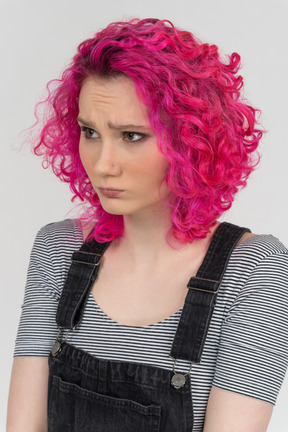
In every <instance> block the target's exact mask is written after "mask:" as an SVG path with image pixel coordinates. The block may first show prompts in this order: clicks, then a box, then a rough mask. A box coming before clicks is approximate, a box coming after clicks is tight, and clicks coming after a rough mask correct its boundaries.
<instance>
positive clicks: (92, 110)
mask: <svg viewBox="0 0 288 432" xmlns="http://www.w3.org/2000/svg"><path fill="white" fill-rule="evenodd" d="M79 117H80V118H79V119H78V121H79V126H80V127H81V128H86V129H82V132H81V139H80V142H79V152H80V157H81V160H82V163H83V166H84V168H85V170H86V172H87V175H88V176H89V178H90V180H91V183H92V185H93V187H94V188H95V191H96V192H97V193H99V198H100V201H101V205H102V206H103V208H104V209H105V210H106V211H107V212H109V213H112V214H121V215H123V218H124V226H125V229H124V235H123V237H122V238H121V240H115V241H113V242H112V244H111V245H110V246H109V248H108V249H107V251H106V253H105V255H106V257H108V254H109V260H108V259H107V263H106V266H107V265H108V263H112V264H110V265H112V267H113V265H114V264H115V266H117V265H118V266H119V269H120V270H121V279H122V276H123V280H126V279H125V278H127V277H128V275H131V268H133V275H134V276H133V280H129V279H127V283H126V286H128V290H127V291H125V292H124V291H122V292H121V295H122V297H123V296H125V295H127V299H128V298H131V296H133V295H134V298H133V301H134V304H133V307H134V308H135V310H137V315H139V316H141V314H143V310H142V309H143V307H142V303H143V298H144V297H145V299H147V298H149V295H147V291H145V290H147V284H142V285H141V284H140V281H141V280H143V278H144V280H146V278H147V272H148V271H149V273H148V274H149V281H151V283H152V282H153V281H154V282H155V287H156V286H157V287H158V286H159V283H158V279H157V277H159V274H168V276H169V279H171V278H172V279H173V277H174V278H175V275H177V274H179V273H181V272H179V266H182V268H185V266H186V263H189V265H190V264H191V263H194V267H193V268H192V269H191V268H190V269H189V271H191V274H192V273H193V272H194V273H196V271H197V268H198V267H199V265H200V264H201V261H202V259H203V258H204V256H205V253H206V251H207V248H208V246H209V243H210V241H211V238H212V236H213V233H214V231H215V229H216V227H217V225H218V223H217V224H216V225H215V226H214V227H213V228H212V229H211V232H210V233H209V234H208V235H207V237H206V238H205V239H202V240H195V241H194V242H193V243H192V244H188V245H185V246H184V247H183V245H180V244H177V242H174V244H173V246H174V247H175V248H176V249H172V248H170V247H169V246H168V245H167V243H166V240H165V234H166V230H167V228H168V227H169V222H170V214H169V209H167V207H166V206H165V205H164V204H163V203H162V202H161V201H160V200H159V197H158V188H159V186H160V184H161V181H162V180H163V178H164V176H165V171H166V169H167V161H166V159H165V158H164V156H163V155H162V154H161V153H160V152H159V151H158V149H157V145H156V144H157V139H156V135H155V133H154V132H153V131H152V129H151V127H150V124H149V120H148V115H147V108H146V107H145V106H144V105H143V104H142V103H141V102H140V100H139V99H138V97H137V94H136V91H135V88H134V85H133V83H132V81H130V80H129V78H127V77H118V78H117V79H112V80H111V79H110V80H105V79H103V78H99V77H95V76H93V77H89V78H87V79H86V80H85V81H84V83H83V85H82V89H81V92H80V97H79ZM109 123H110V124H114V125H119V124H127V123H129V124H134V125H141V126H144V127H145V129H141V130H140V129H139V128H136V130H134V128H133V129H131V128H129V129H127V128H125V129H121V130H118V129H117V130H116V129H111V127H109ZM87 128H88V129H87ZM125 132H130V133H129V134H127V133H125ZM131 132H134V134H133V133H131ZM139 133H145V134H146V135H147V137H146V138H145V139H139V138H140V135H139ZM99 186H102V187H114V188H120V189H123V190H124V192H122V193H121V194H120V195H119V196H118V197H116V198H107V197H105V196H103V195H102V194H101V193H100V191H99V189H98V188H99ZM169 194H170V191H169V189H168V187H167V186H166V185H165V183H164V184H163V186H162V188H161V196H162V198H163V199H168V198H169ZM90 228H91V227H89V228H87V227H86V228H85V231H84V232H83V236H84V237H85V235H87V234H88V232H89V230H90ZM253 235H254V234H250V233H246V234H245V235H244V236H243V237H242V239H241V240H240V241H245V240H246V239H248V238H249V237H251V236H253ZM240 241H239V242H240ZM113 260H114V261H113ZM114 268H115V267H114ZM116 268H117V267H116ZM177 269H178V271H177ZM169 272H170V274H169ZM106 273H109V274H111V271H108V272H107V271H106ZM112 273H113V272H112ZM114 273H115V274H116V276H117V278H116V279H117V282H118V285H117V284H116V283H115V284H113V283H110V282H111V281H109V284H108V285H107V286H110V287H111V286H117V288H118V289H121V287H120V285H119V280H118V279H119V278H118V275H119V272H117V271H116V272H115V271H114ZM101 274H102V276H103V274H104V276H105V260H104V265H103V268H102V269H101V272H100V275H99V276H100V277H101ZM191 274H190V276H191ZM170 276H171V277H170ZM185 278H186V276H185ZM104 279H105V278H104ZM100 280H101V279H100ZM178 282H181V284H182V281H178ZM97 283H98V282H97ZM100 285H101V284H100ZM104 285H105V284H104ZM161 285H162V284H161ZM172 285H173V284H172ZM172 285H171V286H172ZM163 286H164V288H165V292H166V294H167V285H166V284H165V283H164V284H163ZM171 289H172V288H171ZM185 289H186V288H185ZM105 292H106V290H103V293H104V294H103V295H102V297H101V295H100V299H101V301H102V300H103V302H105ZM179 292H180V294H178V285H177V284H176V290H175V289H174V291H171V292H170V291H169V295H168V296H166V297H169V296H170V294H171V299H172V303H175V304H176V303H177V301H178V302H180V303H181V302H183V298H184V294H183V293H184V291H183V292H182V293H181V290H180V291H179ZM98 294H99V292H98ZM100 294H101V290H100ZM113 294H114V293H111V292H110V293H108V297H107V293H106V298H108V300H109V302H108V303H107V305H108V306H109V307H112V309H111V310H112V314H113V318H114V317H115V316H117V313H119V307H118V309H117V303H118V302H117V301H116V302H115V304H114V305H113V302H112V301H111V298H113ZM151 294H152V293H151ZM158 294H159V298H162V299H163V298H164V294H165V293H164V291H163V292H161V291H160V292H159V293H158ZM177 295H178V300H177ZM179 295H180V297H179ZM143 296H144V297H143ZM161 296H162V297H161ZM181 296H182V297H181ZM108 306H107V307H108ZM178 306H179V305H178V304H177V308H178ZM113 307H114V309H113ZM141 307H142V309H141ZM149 307H150V310H152V311H153V304H150V305H149ZM169 307H171V304H170V305H169ZM145 308H146V310H147V305H145ZM177 308H176V309H177ZM156 311H157V308H156V309H155V313H156ZM168 311H169V308H168V306H167V309H166V310H165V311H163V313H166V314H167V316H168V315H170V314H171V312H168ZM120 312H121V311H120ZM114 314H116V315H114ZM143 316H144V315H143ZM131 319H132V320H135V319H136V317H134V316H133V317H132V318H131ZM151 319H153V320H154V319H155V321H157V318H156V316H155V317H153V318H151ZM161 319H163V317H161ZM130 324H131V325H132V324H133V323H132V322H131V323H130ZM139 325H140V324H139ZM143 325H144V324H143ZM48 373H49V369H48V359H47V358H46V357H42V358H41V357H17V358H15V359H14V361H13V367H12V373H11V383H10V392H9V401H8V415H7V432H20V431H21V432H22V431H29V432H46V431H47V429H48V428H47V391H48V388H47V382H48ZM272 409H273V406H272V405H270V404H268V403H265V402H262V401H259V400H257V399H254V398H251V397H247V396H244V395H239V394H236V393H233V392H230V391H225V390H222V389H218V388H215V387H212V389H211V393H210V397H209V401H208V406H207V410H206V418H205V426H204V432H265V431H266V430H267V426H268V423H269V419H270V417H271V414H272Z"/></svg>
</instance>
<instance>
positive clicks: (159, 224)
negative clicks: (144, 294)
mask: <svg viewBox="0 0 288 432" xmlns="http://www.w3.org/2000/svg"><path fill="white" fill-rule="evenodd" d="M169 212H170V209H165V210H164V211H163V208H162V209H161V210H158V211H157V210H155V209H153V212H151V211H150V212H149V211H146V212H142V213H141V214H133V215H124V233H123V236H122V237H121V239H117V240H116V241H114V242H113V243H114V247H116V248H118V249H121V250H122V251H123V252H125V256H126V257H127V259H128V261H129V263H130V265H131V266H132V268H133V269H134V270H135V271H137V270H139V271H140V272H141V271H145V269H148V268H149V269H151V268H161V265H162V264H164V263H166V264H167V261H168V262H169V260H171V262H172V260H173V259H174V258H175V254H179V255H180V254H183V253H184V251H185V250H186V247H187V245H185V244H183V243H180V242H177V241H176V240H175V239H173V238H171V237H170V238H169V243H170V244H171V245H172V246H173V248H175V249H177V250H175V249H172V248H171V247H170V246H169V244H168V243H167V241H166V234H167V231H168V229H169V227H170V226H171V221H170V213H169ZM190 246H191V245H190Z"/></svg>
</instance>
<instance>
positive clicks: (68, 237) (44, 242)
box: [33, 219, 83, 256]
mask: <svg viewBox="0 0 288 432" xmlns="http://www.w3.org/2000/svg"><path fill="white" fill-rule="evenodd" d="M82 243H83V234H82V230H81V227H80V224H79V222H78V220H77V219H65V220H63V221H59V222H53V223H49V224H47V225H45V226H43V227H42V228H40V230H39V231H38V233H37V235H36V238H35V242H34V247H33V249H34V250H35V249H39V248H40V249H42V250H43V251H44V250H46V251H47V252H48V253H50V254H51V256H53V255H54V254H55V253H56V254H57V255H59V254H61V253H64V254H66V253H68V254H70V253H72V252H73V251H74V250H77V249H79V248H80V246H81V244H82Z"/></svg>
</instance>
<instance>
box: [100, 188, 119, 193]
mask: <svg viewBox="0 0 288 432" xmlns="http://www.w3.org/2000/svg"><path fill="white" fill-rule="evenodd" d="M98 189H100V190H101V191H104V192H105V191H106V192H123V189H116V188H102V187H99V188H98Z"/></svg>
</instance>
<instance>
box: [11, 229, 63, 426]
mask: <svg viewBox="0 0 288 432" xmlns="http://www.w3.org/2000/svg"><path fill="white" fill-rule="evenodd" d="M57 227H58V225H57V224H55V226H54V225H51V227H49V226H47V227H44V228H43V229H41V230H40V231H39V233H38V234H37V236H36V239H35V242H34V246H33V249H32V252H31V257H30V263H29V269H28V274H27V282H26V287H25V295H24V301H23V304H22V314H21V318H20V322H19V327H18V333H17V338H16V344H15V350H14V361H13V366H12V372H11V382H10V392H9V399H8V412H7V432H18V431H19V432H20V431H21V432H44V431H47V429H48V427H47V393H48V373H49V371H48V355H49V352H50V349H51V347H52V346H53V344H54V342H55V339H56V335H57V331H58V329H57V325H56V322H55V316H56V311H57V306H58V297H59V294H60V291H61V287H62V284H63V281H64V280H65V275H66V270H67V269H68V267H69V260H68V259H66V255H63V247H62V244H61V241H60V240H59V241H58V238H59V237H60V236H61V235H62V237H64V240H65V235H66V237H67V234H66V231H67V230H64V229H62V230H60V229H58V231H60V233H59V232H58V231H56V228H57ZM62 231H63V233H62ZM68 234H69V233H68ZM55 238H56V239H57V243H56V241H55V240H54V239H55ZM60 239H61V237H60ZM62 243H63V240H62ZM66 249H68V248H66ZM67 255H68V256H69V250H67ZM57 260H58V261H59V265H58V267H56V265H57V262H56V263H55V261H57ZM66 262H67V269H66ZM56 270H58V273H57V271H56ZM57 275H59V276H57Z"/></svg>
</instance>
